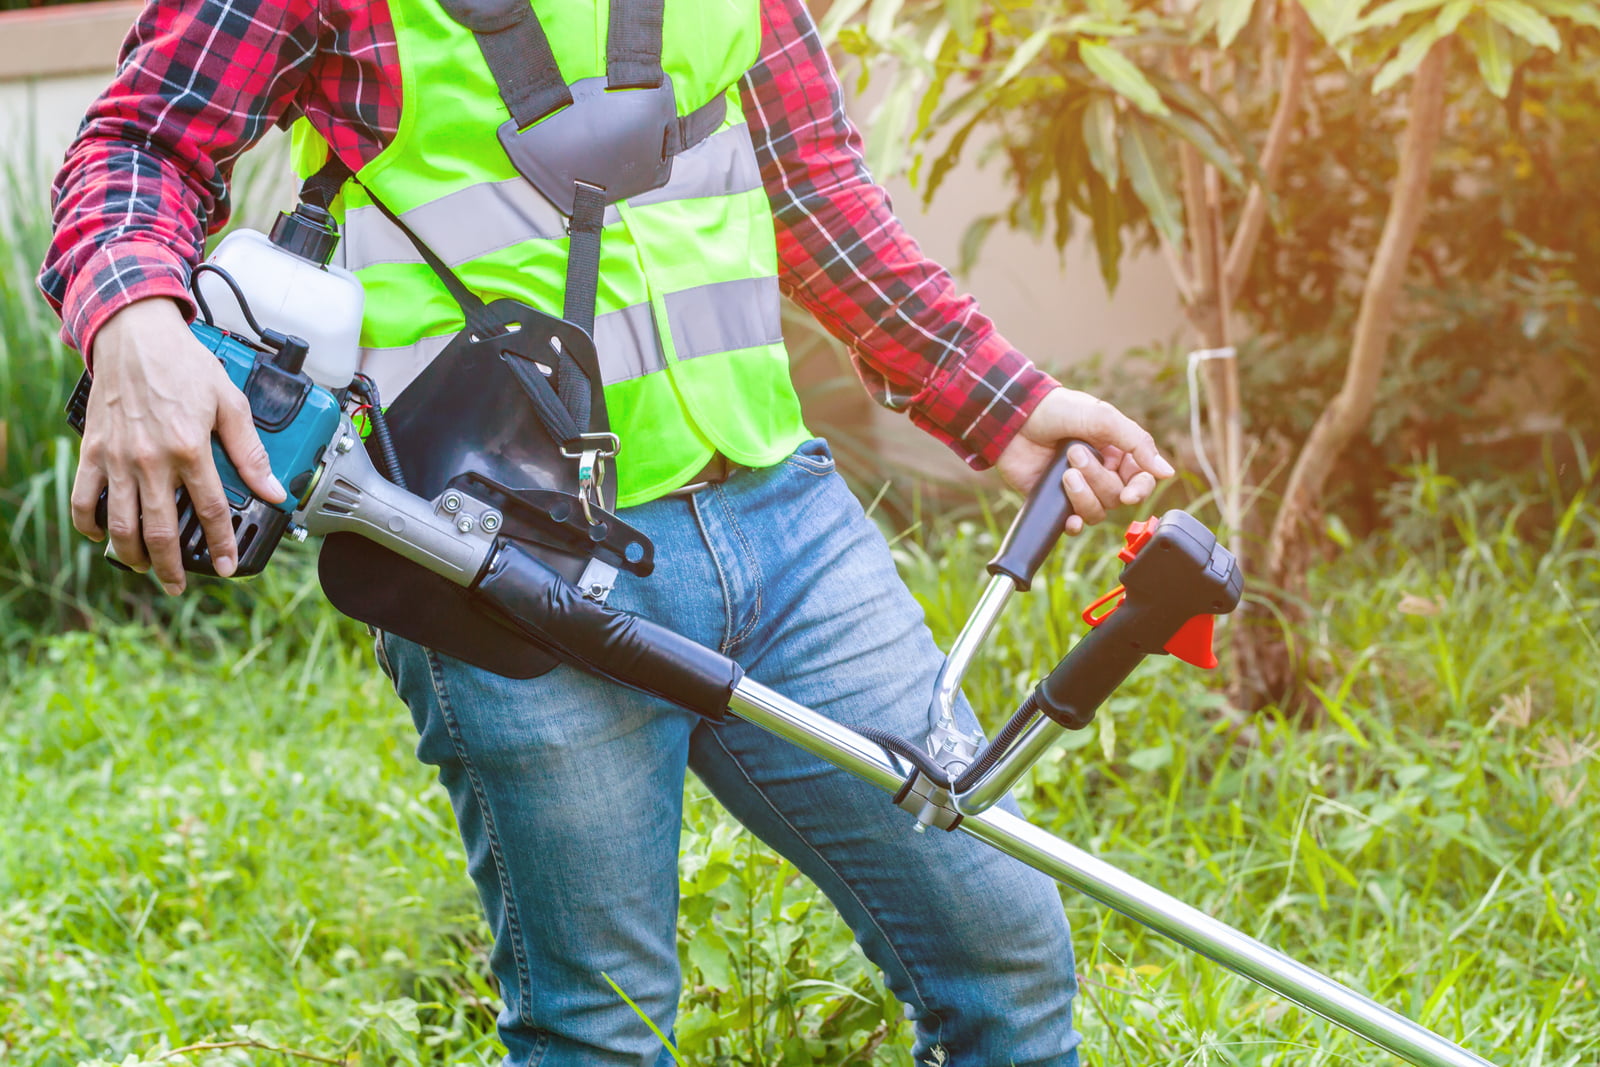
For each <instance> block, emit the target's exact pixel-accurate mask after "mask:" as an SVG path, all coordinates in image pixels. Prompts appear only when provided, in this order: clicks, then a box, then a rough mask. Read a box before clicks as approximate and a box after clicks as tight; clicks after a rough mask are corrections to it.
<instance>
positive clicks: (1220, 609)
mask: <svg viewBox="0 0 1600 1067" xmlns="http://www.w3.org/2000/svg"><path fill="white" fill-rule="evenodd" d="M1122 582H1123V589H1124V595H1123V599H1122V601H1121V603H1120V604H1118V605H1117V606H1116V608H1114V609H1113V610H1112V611H1111V613H1110V614H1109V615H1105V616H1101V619H1100V623H1099V624H1098V625H1097V626H1096V627H1095V628H1094V629H1093V630H1092V631H1090V633H1089V634H1088V635H1087V636H1086V637H1084V639H1083V640H1081V641H1079V642H1078V643H1077V644H1076V645H1074V646H1072V650H1071V651H1070V652H1068V653H1067V654H1066V655H1065V656H1064V657H1062V659H1061V662H1060V663H1058V664H1056V669H1055V670H1053V671H1051V672H1050V674H1049V675H1048V676H1047V677H1046V678H1045V679H1044V681H1042V682H1040V683H1039V685H1038V688H1036V689H1035V690H1034V693H1033V696H1032V697H1031V698H1030V699H1031V700H1032V701H1033V703H1034V706H1035V707H1036V708H1038V710H1039V711H1040V712H1042V713H1043V714H1045V715H1048V716H1049V717H1050V718H1052V719H1054V720H1055V721H1056V722H1058V723H1060V724H1061V725H1062V726H1065V727H1067V728H1068V729H1069V730H1080V729H1082V728H1083V727H1085V726H1087V725H1089V723H1090V722H1091V721H1093V719H1094V713H1095V710H1096V709H1097V708H1099V707H1100V705H1101V704H1102V703H1103V702H1104V701H1105V699H1106V697H1108V696H1110V695H1111V692H1112V690H1114V689H1116V688H1117V686H1119V685H1121V684H1122V683H1123V681H1124V680H1126V679H1127V677H1128V675H1129V674H1131V673H1132V672H1133V669H1134V668H1135V667H1137V666H1138V665H1139V661H1140V660H1142V659H1144V657H1146V656H1151V655H1156V654H1159V653H1161V652H1163V651H1165V649H1166V646H1167V645H1168V643H1170V642H1171V641H1172V639H1173V638H1174V637H1175V636H1177V633H1178V631H1179V630H1181V629H1183V627H1184V625H1185V624H1186V623H1188V621H1189V620H1190V619H1193V618H1194V617H1195V616H1197V615H1226V614H1227V613H1228V612H1230V611H1232V610H1233V609H1234V608H1235V607H1237V606H1238V604H1239V597H1240V596H1241V594H1242V593H1243V591H1244V575H1243V574H1242V573H1241V572H1240V570H1239V561H1238V560H1237V559H1235V558H1234V556H1233V553H1232V552H1229V551H1228V549H1227V548H1226V547H1225V546H1223V545H1222V544H1220V543H1218V541H1217V538H1216V535H1215V534H1213V533H1212V532H1211V531H1210V530H1208V529H1206V527H1205V525H1204V524H1202V523H1201V522H1200V521H1199V520H1198V519H1196V518H1194V516H1192V515H1189V514H1188V513H1187V512H1183V511H1176V510H1174V511H1169V512H1167V513H1166V514H1165V515H1163V516H1161V522H1160V523H1159V524H1158V525H1157V527H1156V532H1155V536H1154V537H1153V538H1151V540H1150V542H1149V543H1148V544H1146V545H1145V547H1144V548H1143V549H1141V550H1140V552H1139V554H1138V555H1137V556H1135V557H1134V558H1133V562H1131V563H1129V564H1127V565H1126V566H1124V567H1123V568H1122Z"/></svg>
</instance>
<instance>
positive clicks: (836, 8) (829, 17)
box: [817, 0, 867, 44]
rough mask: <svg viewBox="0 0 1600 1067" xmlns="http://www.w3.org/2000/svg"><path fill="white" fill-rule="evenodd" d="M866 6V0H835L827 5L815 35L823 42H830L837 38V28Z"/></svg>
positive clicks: (841, 26)
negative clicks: (826, 10) (826, 11)
mask: <svg viewBox="0 0 1600 1067" xmlns="http://www.w3.org/2000/svg"><path fill="white" fill-rule="evenodd" d="M866 6H867V0H837V2H836V3H834V4H832V5H830V6H829V7H828V13H827V14H826V15H824V16H822V21H821V22H820V23H818V24H817V36H819V37H821V38H822V41H823V43H824V44H832V43H833V42H834V41H835V40H837V39H838V36H839V30H840V29H841V28H843V27H844V25H845V24H846V23H848V22H850V21H851V20H852V19H854V18H855V17H856V15H858V14H860V12H861V9H862V8H864V7H866Z"/></svg>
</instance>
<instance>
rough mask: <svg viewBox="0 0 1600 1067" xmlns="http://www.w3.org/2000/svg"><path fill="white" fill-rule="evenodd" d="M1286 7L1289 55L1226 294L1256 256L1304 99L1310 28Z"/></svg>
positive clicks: (1290, 2) (1231, 257)
mask: <svg viewBox="0 0 1600 1067" xmlns="http://www.w3.org/2000/svg"><path fill="white" fill-rule="evenodd" d="M1285 6H1286V7H1288V9H1289V55H1288V57H1287V58H1286V59H1285V60H1284V64H1283V81H1282V83H1281V86H1280V88H1279V90H1278V106H1277V108H1276V110H1274V111H1273V114H1272V125H1271V126H1270V127H1268V129H1267V140H1266V142H1265V144H1263V145H1262V148H1261V159H1260V167H1261V177H1262V180H1261V181H1259V182H1256V183H1255V184H1253V185H1251V186H1250V192H1249V193H1248V194H1246V196H1245V201H1244V209H1243V211H1242V212H1241V213H1240V215H1239V226H1238V229H1236V230H1234V232H1233V242H1232V243H1231V244H1230V245H1229V246H1228V260H1227V264H1226V266H1224V268H1223V271H1222V275H1223V278H1224V279H1225V284H1226V287H1227V291H1228V292H1229V293H1237V292H1239V290H1240V289H1241V288H1242V287H1243V285H1244V277H1245V275H1246V274H1247V273H1249V271H1250V260H1251V259H1252V258H1253V257H1254V256H1255V252H1256V244H1257V243H1258V242H1259V241H1260V239H1261V228H1262V226H1263V225H1265V223H1266V221H1267V197H1268V193H1269V190H1270V189H1271V188H1272V187H1273V186H1274V185H1276V184H1277V180H1278V172H1279V171H1280V170H1281V169H1282V168H1283V158H1284V156H1285V155H1287V154H1288V150H1289V138H1290V136H1291V135H1292V134H1293V133H1294V125H1295V119H1296V117H1297V116H1298V115H1299V113H1300V99H1301V97H1302V96H1304V95H1305V84H1306V65H1307V58H1308V56H1309V55H1310V52H1311V26H1310V23H1309V22H1308V21H1307V20H1306V13H1305V12H1304V11H1303V10H1301V7H1300V5H1299V4H1298V3H1296V2H1294V0H1287V2H1286V4H1285Z"/></svg>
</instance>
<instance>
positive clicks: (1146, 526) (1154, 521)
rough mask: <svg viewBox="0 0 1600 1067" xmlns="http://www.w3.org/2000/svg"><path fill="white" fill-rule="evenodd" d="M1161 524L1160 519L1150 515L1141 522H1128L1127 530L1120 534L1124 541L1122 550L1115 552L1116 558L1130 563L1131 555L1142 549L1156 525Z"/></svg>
mask: <svg viewBox="0 0 1600 1067" xmlns="http://www.w3.org/2000/svg"><path fill="white" fill-rule="evenodd" d="M1160 525H1161V519H1160V518H1159V517H1158V516H1155V515H1152V516H1150V517H1149V518H1148V519H1145V520H1144V521H1143V522H1130V523H1128V532H1127V533H1125V534H1123V535H1122V540H1123V541H1124V542H1125V543H1124V544H1123V546H1122V551H1121V552H1118V553H1117V558H1118V559H1120V560H1121V561H1122V562H1124V563H1132V562H1133V557H1135V556H1137V555H1138V554H1139V553H1140V552H1143V551H1144V546H1145V545H1148V544H1149V543H1150V539H1151V538H1152V537H1154V536H1155V535H1156V527H1157V526H1160Z"/></svg>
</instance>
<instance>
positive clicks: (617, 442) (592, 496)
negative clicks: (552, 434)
mask: <svg viewBox="0 0 1600 1067" xmlns="http://www.w3.org/2000/svg"><path fill="white" fill-rule="evenodd" d="M573 440H574V441H578V442H581V443H582V444H581V447H578V448H573V447H571V442H569V443H568V444H565V445H562V446H561V454H562V455H563V456H565V457H566V458H567V459H575V460H577V461H578V503H580V504H582V505H583V517H584V518H585V519H586V520H588V523H589V525H590V526H594V525H596V522H595V517H594V511H593V508H594V507H595V506H596V505H599V504H600V503H601V501H600V488H601V486H603V485H605V484H606V460H608V459H611V458H613V457H614V456H616V454H617V453H618V452H621V451H622V439H621V438H620V437H618V436H617V435H616V434H614V433H581V434H579V435H578V436H577V437H575V438H574V439H573Z"/></svg>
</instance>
